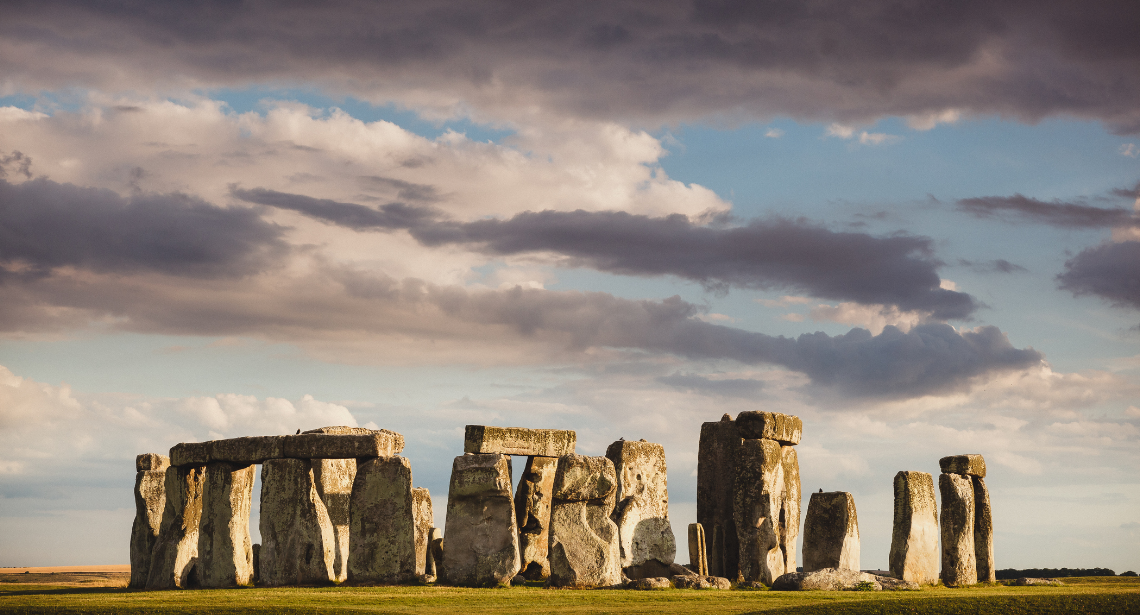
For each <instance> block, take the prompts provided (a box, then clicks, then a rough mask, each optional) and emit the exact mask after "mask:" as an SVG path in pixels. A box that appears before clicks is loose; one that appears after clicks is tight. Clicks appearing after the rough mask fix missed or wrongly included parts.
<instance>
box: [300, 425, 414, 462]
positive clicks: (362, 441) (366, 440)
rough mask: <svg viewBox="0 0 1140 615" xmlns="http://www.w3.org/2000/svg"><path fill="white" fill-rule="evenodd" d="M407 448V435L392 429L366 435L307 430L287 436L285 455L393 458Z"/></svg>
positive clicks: (304, 457) (301, 456) (329, 457)
mask: <svg viewBox="0 0 1140 615" xmlns="http://www.w3.org/2000/svg"><path fill="white" fill-rule="evenodd" d="M402 450H404V437H403V436H401V435H400V434H397V433H395V432H392V431H387V430H384V431H372V432H370V433H366V434H348V435H336V434H324V433H306V434H299V435H295V436H285V456H286V457H294V458H298V459H349V458H353V457H356V458H360V457H392V456H394V455H398V454H399V453H400V451H402Z"/></svg>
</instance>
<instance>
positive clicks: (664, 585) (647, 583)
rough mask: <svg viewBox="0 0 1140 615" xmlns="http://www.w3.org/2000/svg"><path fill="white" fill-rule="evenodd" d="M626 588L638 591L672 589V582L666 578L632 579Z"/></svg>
mask: <svg viewBox="0 0 1140 615" xmlns="http://www.w3.org/2000/svg"><path fill="white" fill-rule="evenodd" d="M628 587H629V588H630V589H640V590H654V589H673V582H672V581H670V580H669V578H668V577H643V578H640V579H634V580H633V581H631V582H630V584H629V585H628Z"/></svg>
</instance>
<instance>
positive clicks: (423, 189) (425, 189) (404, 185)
mask: <svg viewBox="0 0 1140 615" xmlns="http://www.w3.org/2000/svg"><path fill="white" fill-rule="evenodd" d="M359 179H360V182H361V183H362V184H364V185H365V186H368V187H370V188H379V189H387V190H395V191H396V198H398V199H403V200H405V201H421V202H429V203H430V202H432V201H438V200H439V198H440V197H439V194H438V193H437V192H436V189H435V186H429V185H426V184H415V183H412V182H406V181H404V180H402V179H394V178H391V177H381V176H378V175H365V176H362V177H360V178H359Z"/></svg>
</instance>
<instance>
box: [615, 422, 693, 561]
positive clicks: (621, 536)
mask: <svg viewBox="0 0 1140 615" xmlns="http://www.w3.org/2000/svg"><path fill="white" fill-rule="evenodd" d="M606 457H607V458H609V460H610V461H612V462H613V464H614V470H615V472H616V474H617V493H616V494H615V496H616V504H615V505H614V512H613V514H612V518H613V520H614V521H615V522H616V523H617V526H618V544H619V545H620V547H621V565H622V568H623V570H624V572H625V574H626V576H628V577H629V578H631V579H637V578H641V577H659V576H662V575H664V574H667V573H668V570H669V565H670V564H672V563H673V561H674V560H675V559H676V557H677V542H676V539H675V538H674V536H673V527H672V525H671V524H670V523H669V488H668V480H667V473H666V467H665V447H663V446H661V445H660V444H655V443H652V442H645V441H641V442H634V441H632V440H618V441H617V442H614V443H613V444H611V445H610V446H609V448H608V449H606Z"/></svg>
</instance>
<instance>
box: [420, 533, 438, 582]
mask: <svg viewBox="0 0 1140 615" xmlns="http://www.w3.org/2000/svg"><path fill="white" fill-rule="evenodd" d="M442 533H443V532H441V531H440V530H439V528H438V527H433V528H429V529H428V532H427V548H426V549H425V552H426V555H425V558H424V574H425V575H427V576H429V577H435V578H439V566H438V565H437V562H439V561H440V560H441V559H442V557H441V556H442V555H443V538H442V536H441V534H442ZM436 541H439V544H440V547H439V550H438V551H437V550H436V548H435V544H436Z"/></svg>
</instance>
